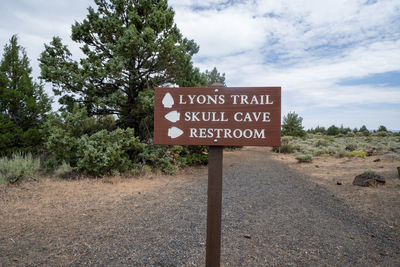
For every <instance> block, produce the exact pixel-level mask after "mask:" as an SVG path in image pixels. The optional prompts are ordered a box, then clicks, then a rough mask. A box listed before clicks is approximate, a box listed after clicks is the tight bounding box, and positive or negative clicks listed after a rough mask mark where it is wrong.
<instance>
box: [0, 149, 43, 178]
mask: <svg viewBox="0 0 400 267" xmlns="http://www.w3.org/2000/svg"><path fill="white" fill-rule="evenodd" d="M39 169H40V160H39V159H38V158H33V157H32V154H30V153H28V154H26V155H22V154H19V153H16V154H13V155H12V157H11V158H6V157H4V158H0V183H9V184H14V183H17V182H20V181H22V180H23V179H26V178H32V177H34V176H35V175H36V174H37V172H38V171H39Z"/></svg>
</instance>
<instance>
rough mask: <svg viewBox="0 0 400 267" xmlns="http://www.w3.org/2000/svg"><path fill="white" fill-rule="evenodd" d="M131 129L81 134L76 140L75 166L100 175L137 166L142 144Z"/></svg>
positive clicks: (94, 174)
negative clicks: (76, 160)
mask: <svg viewBox="0 0 400 267" xmlns="http://www.w3.org/2000/svg"><path fill="white" fill-rule="evenodd" d="M133 132H134V130H133V129H129V128H128V129H126V130H123V129H116V130H114V131H112V132H109V131H107V130H101V131H99V132H96V133H95V134H93V135H90V136H88V135H86V134H85V135H83V136H82V137H81V138H80V140H79V142H78V149H77V158H78V162H77V167H78V170H79V171H80V172H83V173H86V174H89V175H93V176H100V175H104V174H114V173H123V172H126V171H128V170H129V169H131V168H132V167H137V166H136V165H134V164H135V163H137V162H135V159H136V160H137V158H138V157H137V155H138V154H139V153H141V152H142V151H143V149H144V147H143V144H142V143H140V142H139V139H138V138H137V137H134V135H133Z"/></svg>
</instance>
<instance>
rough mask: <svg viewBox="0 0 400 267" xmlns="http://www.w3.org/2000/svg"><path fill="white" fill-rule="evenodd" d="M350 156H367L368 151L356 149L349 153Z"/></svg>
mask: <svg viewBox="0 0 400 267" xmlns="http://www.w3.org/2000/svg"><path fill="white" fill-rule="evenodd" d="M349 156H350V157H356V158H358V157H359V158H365V157H366V156H367V153H365V152H364V151H362V150H354V151H351V152H350V153H349Z"/></svg>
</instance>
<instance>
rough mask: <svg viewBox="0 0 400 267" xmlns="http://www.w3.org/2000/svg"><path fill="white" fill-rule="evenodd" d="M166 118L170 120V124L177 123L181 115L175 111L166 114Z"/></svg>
mask: <svg viewBox="0 0 400 267" xmlns="http://www.w3.org/2000/svg"><path fill="white" fill-rule="evenodd" d="M164 117H165V118H166V119H167V120H169V121H170V122H177V121H179V119H180V117H181V114H180V113H179V112H178V111H176V110H174V111H171V112H169V113H167V114H165V116H164Z"/></svg>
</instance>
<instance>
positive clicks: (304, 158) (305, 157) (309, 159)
mask: <svg viewBox="0 0 400 267" xmlns="http://www.w3.org/2000/svg"><path fill="white" fill-rule="evenodd" d="M296 159H297V161H298V162H312V160H313V158H312V156H311V155H309V154H297V155H296Z"/></svg>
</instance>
